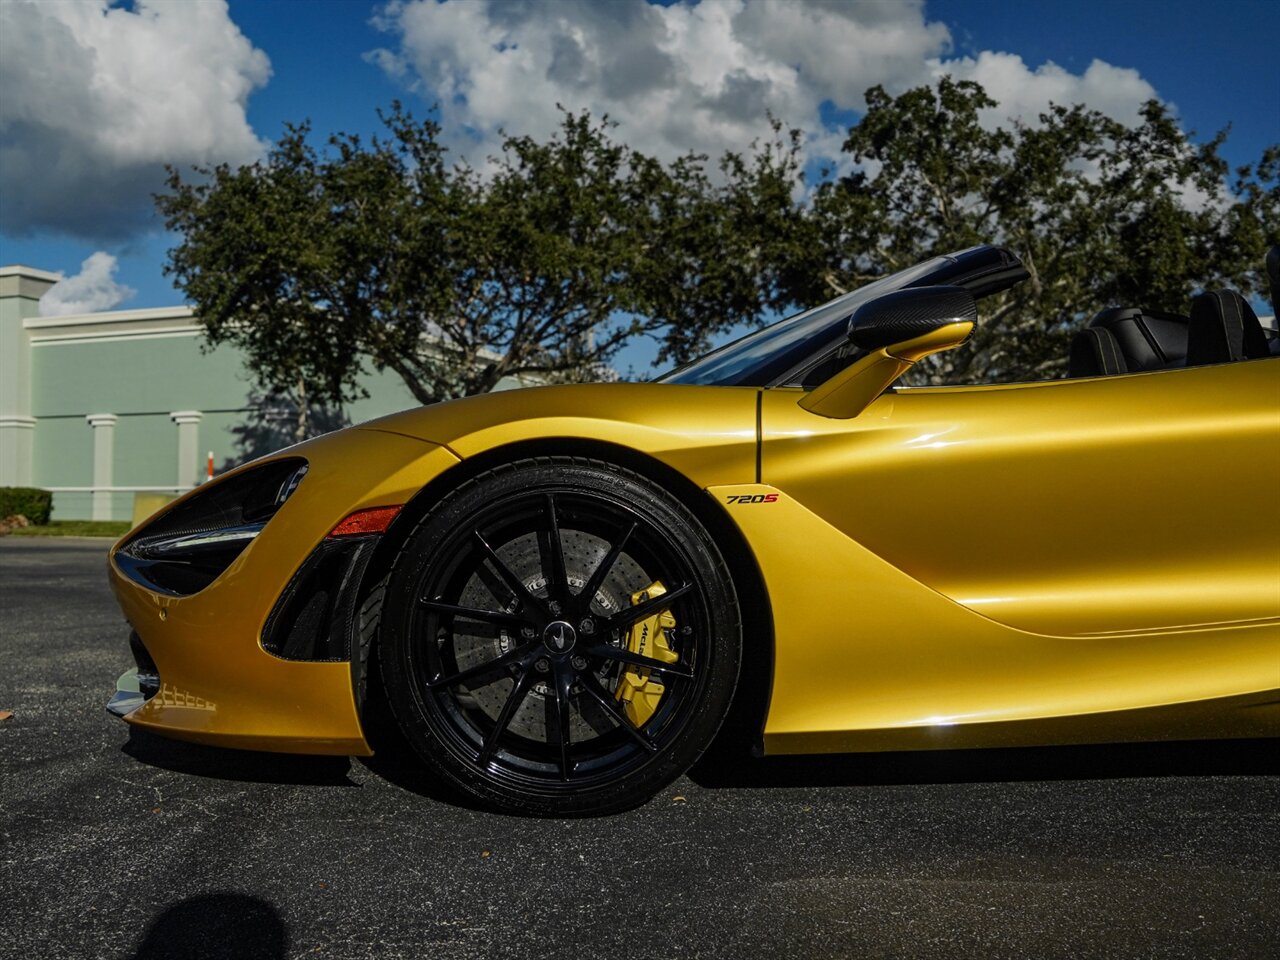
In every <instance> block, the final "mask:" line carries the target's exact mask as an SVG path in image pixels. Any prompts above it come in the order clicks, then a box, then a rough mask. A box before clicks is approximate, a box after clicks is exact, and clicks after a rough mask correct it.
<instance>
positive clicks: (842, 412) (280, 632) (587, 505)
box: [110, 247, 1280, 815]
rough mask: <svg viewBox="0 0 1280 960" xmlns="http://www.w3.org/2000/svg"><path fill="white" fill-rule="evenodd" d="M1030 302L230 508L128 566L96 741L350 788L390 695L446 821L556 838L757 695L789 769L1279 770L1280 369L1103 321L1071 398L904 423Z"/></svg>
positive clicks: (753, 345) (417, 423) (1251, 327)
mask: <svg viewBox="0 0 1280 960" xmlns="http://www.w3.org/2000/svg"><path fill="white" fill-rule="evenodd" d="M1276 256H1277V255H1275V254H1273V257H1272V259H1271V264H1272V267H1273V268H1274V266H1275V264H1276ZM1273 274H1274V269H1273ZM1025 277H1026V271H1025V269H1024V268H1023V266H1022V265H1021V264H1020V263H1019V262H1018V260H1017V258H1016V257H1014V256H1013V255H1011V254H1010V253H1008V252H1007V251H1004V250H1001V249H998V248H995V247H976V248H973V249H970V250H965V251H962V252H960V253H956V254H954V255H951V256H945V257H938V258H935V259H932V260H929V261H928V262H926V263H922V264H920V265H918V266H915V267H913V268H911V269H909V270H906V271H903V272H901V273H898V274H895V275H893V276H890V277H887V278H884V279H881V280H879V281H877V282H875V283H872V284H870V285H869V286H866V287H863V288H861V289H859V290H856V291H854V292H852V293H850V294H847V295H845V296H842V297H840V298H839V299H836V300H833V301H832V302H830V303H828V304H825V305H823V306H820V307H817V308H815V309H813V310H809V311H807V312H805V313H801V314H799V315H797V316H794V317H790V318H788V319H785V320H781V321H779V322H777V323H775V324H773V325H771V326H769V327H766V328H763V329H761V330H759V331H758V332H755V333H752V334H750V335H748V336H746V337H743V338H742V339H740V340H738V341H736V342H735V343H732V344H729V345H728V346H725V347H722V348H720V349H718V350H715V351H713V352H711V353H709V354H707V355H706V356H704V357H702V358H701V359H699V360H696V361H694V362H693V363H691V364H689V365H687V366H685V367H683V368H680V369H678V370H676V371H674V372H673V373H670V374H668V375H667V376H665V377H663V378H661V379H660V380H658V381H656V382H653V383H615V384H592V385H577V386H552V387H541V388H536V389H528V390H520V391H513V392H508V393H500V394H489V395H486V396H480V397H474V398H470V399H467V400H460V401H454V402H451V403H443V404H439V405H436V406H432V407H427V408H423V409H417V410H410V411H406V412H404V413H400V414H396V415H394V416H390V417H386V418H384V419H381V420H376V421H373V422H370V423H366V424H363V425H361V426H358V427H353V428H350V429H347V430H343V431H341V432H338V433H334V434H330V435H328V436H324V437H321V438H319V439H316V440H311V441H309V442H307V443H303V444H300V445H298V446H295V447H292V448H290V449H288V450H283V451H281V452H279V453H278V454H275V455H273V456H270V457H266V458H264V459H262V460H258V461H256V462H254V463H251V464H248V465H246V466H244V467H241V468H239V469H237V470H235V471H232V472H230V473H228V474H227V475H225V476H223V477H221V478H219V479H218V480H215V481H213V482H211V483H208V484H205V485H204V486H201V487H200V488H198V489H196V490H193V491H192V492H191V493H189V494H187V495H186V496H185V497H183V498H182V499H180V500H178V501H176V502H175V503H174V504H172V505H171V506H170V507H168V508H167V509H165V510H164V511H162V512H161V513H159V514H157V515H156V516H155V517H153V518H151V519H150V520H149V521H148V522H146V523H144V524H143V525H141V526H140V527H139V528H137V529H135V530H133V531H132V532H131V533H129V535H128V536H126V537H125V538H124V539H123V540H121V541H120V543H118V544H117V545H116V546H115V548H114V549H113V550H112V553H111V558H110V577H111V582H112V585H113V587H114V589H115V593H116V595H117V597H118V598H119V601H120V605H121V606H122V607H123V610H124V613H125V616H126V617H127V619H128V621H129V623H130V625H131V626H132V628H133V634H132V640H131V645H132V648H133V654H134V657H135V659H136V661H137V668H136V669H135V670H131V671H129V672H128V673H126V674H125V675H124V676H123V677H121V679H120V681H119V684H118V690H117V693H116V695H115V697H114V698H113V700H112V702H111V704H110V709H111V710H112V712H114V713H116V714H118V715H119V716H122V717H123V718H124V719H125V720H126V721H127V722H128V723H130V724H133V725H135V726H137V727H141V728H144V729H147V730H151V731H154V732H156V733H159V734H163V735H165V736H172V737H179V738H183V739H188V740H195V741H199V742H202V743H209V744H218V745H222V746H230V747H245V748H251V749H257V750H278V751H294V752H309V753H335V754H354V755H363V754H368V753H369V752H370V747H369V744H368V741H367V739H366V735H365V731H364V728H363V727H362V718H363V717H364V716H365V710H366V706H367V701H368V700H369V698H371V697H373V696H378V697H385V698H386V701H387V702H388V703H389V705H390V707H391V709H392V711H393V713H394V716H395V717H396V718H397V721H398V724H399V726H400V727H401V728H402V729H403V732H404V734H405V736H406V738H407V739H408V740H409V741H410V743H412V745H413V746H414V748H415V749H416V751H417V752H418V754H420V755H421V758H422V760H423V762H424V763H425V764H427V765H428V766H429V767H430V768H431V769H433V770H434V771H435V772H436V773H437V774H438V775H440V776H442V777H444V778H445V779H446V780H447V781H448V782H449V783H451V784H453V785H455V786H456V787H458V788H460V789H462V790H463V791H465V792H466V793H468V794H470V795H471V796H472V797H474V798H476V799H478V800H479V801H480V802H482V803H484V804H486V805H488V806H491V807H493V808H497V809H503V810H510V811H520V812H526V813H535V814H550V815H563V814H582V813H596V812H604V811H610V810H618V809H622V808H625V807H628V806H631V805H634V804H637V803H639V802H641V801H643V800H644V799H646V798H648V797H649V796H652V795H653V794H654V793H655V792H656V791H657V790H659V789H660V788H661V787H663V786H664V785H666V784H667V783H669V782H670V781H671V780H673V779H674V778H675V777H677V776H678V775H679V774H680V773H681V772H682V771H684V770H685V769H686V768H688V767H689V766H690V765H691V764H692V763H693V762H694V760H695V759H696V758H697V757H698V756H699V754H700V753H701V752H702V751H703V750H704V749H705V748H706V747H707V745H708V744H709V743H710V741H711V740H712V738H713V736H715V734H716V732H717V730H718V729H719V728H720V727H721V725H722V723H723V722H724V719H725V717H726V715H727V713H728V711H729V709H730V704H731V702H733V701H734V700H735V697H736V698H737V703H736V707H735V717H736V716H738V715H739V714H741V715H742V716H746V717H751V716H754V717H755V718H756V719H755V728H754V739H755V744H756V746H757V747H758V749H759V750H762V751H763V752H764V753H765V754H785V753H814V752H824V751H866V750H914V749H934V748H939V747H975V746H1006V745H1027V744H1053V743H1080V742H1090V741H1111V740H1142V739H1166V738H1199V737H1255V736H1273V735H1276V734H1277V732H1278V731H1280V510H1277V509H1276V504H1275V499H1274V497H1275V492H1276V491H1277V490H1278V489H1280V357H1277V356H1275V355H1276V354H1277V352H1280V346H1278V344H1277V341H1276V339H1275V338H1274V336H1273V335H1272V334H1271V332H1270V331H1269V330H1268V329H1267V328H1265V327H1264V326H1263V325H1262V324H1261V323H1260V321H1259V320H1258V319H1257V317H1255V316H1254V314H1253V311H1251V310H1250V309H1249V305H1248V303H1247V302H1246V301H1245V300H1243V299H1242V298H1241V297H1239V296H1238V295H1236V294H1234V293H1230V292H1227V291H1217V292H1208V293H1205V294H1202V295H1201V296H1199V297H1197V298H1196V299H1195V300H1194V302H1193V304H1192V306H1191V309H1190V311H1189V316H1186V317H1179V316H1172V315H1169V314H1159V313H1154V312H1151V311H1144V310H1142V309H1141V308H1140V307H1128V308H1123V309H1115V310H1109V311H1106V312H1105V313H1103V314H1101V315H1099V317H1098V318H1097V319H1096V320H1095V321H1094V323H1093V324H1091V325H1090V326H1089V327H1088V328H1087V329H1085V330H1084V331H1083V332H1082V333H1080V334H1079V335H1078V336H1077V338H1076V340H1075V341H1074V343H1073V344H1072V345H1071V358H1070V364H1071V373H1072V376H1070V377H1069V378H1067V379H1063V380H1053V381H1044V382H1035V383H1016V384H1000V385H976V386H950V387H917V388H904V387H901V386H899V387H897V388H895V387H894V384H895V381H897V380H898V379H899V378H900V377H901V375H902V374H903V373H904V372H905V371H907V370H908V369H910V367H911V365H912V364H913V363H915V362H917V361H919V360H920V359H921V358H923V357H926V356H928V355H929V354H932V353H936V352H938V351H943V350H948V349H951V348H954V347H956V346H959V345H960V344H962V343H963V342H964V341H965V340H966V338H967V337H968V336H969V334H970V332H971V331H972V329H973V327H974V324H975V323H979V322H981V320H980V311H979V309H978V307H977V303H976V302H977V301H979V300H980V299H981V298H982V297H984V296H987V295H990V294H993V293H996V292H998V291H1001V290H1004V289H1007V288H1008V287H1010V286H1011V285H1013V284H1015V283H1017V282H1019V281H1020V280H1022V279H1023V278H1025Z"/></svg>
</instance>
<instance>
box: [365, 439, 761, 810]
mask: <svg viewBox="0 0 1280 960" xmlns="http://www.w3.org/2000/svg"><path fill="white" fill-rule="evenodd" d="M379 643H380V649H381V651H382V654H381V656H380V663H381V664H382V669H383V674H384V681H385V686H386V690H387V693H388V697H389V699H390V702H391V706H392V708H393V710H394V711H395V714H396V716H397V718H398V719H399V722H400V725H401V727H402V728H403V729H404V731H405V733H406V735H407V737H408V739H409V740H410V742H411V743H412V744H413V746H414V747H415V749H416V750H417V752H418V753H419V754H420V755H421V756H422V757H423V758H424V759H425V760H426V761H427V763H428V764H429V765H430V766H431V767H432V768H433V769H435V770H436V771H437V772H438V773H440V774H442V775H444V776H445V777H446V778H447V779H448V780H449V781H450V782H452V783H453V784H454V785H456V786H458V787H460V788H462V789H463V790H464V791H465V792H466V793H468V794H470V795H471V796H473V797H475V798H476V799H478V800H480V801H481V802H482V803H483V804H485V805H486V806H489V807H492V808H495V809H501V810H505V811H509V812H518V813H533V814H540V815H572V814H586V813H603V812H609V811H612V810H619V809H625V808H627V807H630V806H634V805H636V804H638V803H640V802H643V801H644V800H646V799H648V798H649V797H650V796H652V795H653V794H654V793H656V792H657V791H658V790H660V789H661V788H662V787H663V786H665V785H666V784H668V783H670V782H671V781H672V780H674V779H675V778H676V777H677V776H679V775H680V774H681V773H682V772H683V771H684V770H685V769H687V768H688V767H689V766H690V765H691V764H692V763H693V761H694V760H696V759H697V757H698V756H699V755H700V754H701V752H702V751H703V750H704V749H705V748H706V746H707V744H708V743H710V741H711V739H712V737H713V736H714V735H715V732H716V730H717V729H718V728H719V726H720V724H721V723H722V721H723V719H724V716H725V714H726V713H727V711H728V707H729V702H730V700H731V698H732V694H733V688H734V685H735V683H736V680H737V674H738V667H739V661H740V658H741V645H742V644H741V628H740V624H739V619H738V607H737V603H736V598H735V595H734V591H733V585H732V581H731V579H730V577H729V574H728V571H727V570H726V568H725V564H724V560H723V558H722V557H721V555H720V553H719V551H718V549H717V548H716V546H715V544H714V542H713V541H712V540H711V538H710V537H709V536H708V535H707V533H706V531H705V530H704V529H703V528H702V526H701V525H700V524H699V523H698V521H697V519H696V518H695V517H694V516H693V515H692V514H691V513H690V512H689V511H688V510H687V509H686V508H685V507H684V506H683V505H682V504H681V503H680V502H679V501H677V500H676V499H675V498H673V497H671V496H670V495H669V494H667V493H665V492H664V491H662V490H660V489H659V488H657V487H656V486H655V485H654V484H652V483H651V482H649V481H648V480H646V479H644V478H642V477H640V476H638V475H637V474H634V473H632V472H630V471H626V470H623V469H621V468H618V467H615V466H612V465H609V464H605V463H601V462H597V461H591V460H584V459H578V458H567V457H566V458H539V459H536V460H525V461H520V462H517V463H514V464H511V465H509V466H504V467H500V468H497V469H494V470H491V471H489V472H487V473H485V474H482V475H481V476H479V477H477V478H475V479H474V480H472V481H470V482H468V483H466V484H464V485H463V486H461V487H459V488H458V489H457V490H455V491H453V492H452V493H450V494H449V495H448V496H446V497H445V498H444V499H443V500H442V501H441V502H440V503H439V504H438V505H436V507H435V508H434V509H433V510H432V511H431V512H430V513H429V514H428V515H427V516H426V517H425V518H424V519H423V520H422V521H421V523H420V524H419V525H418V527H417V529H416V530H415V531H414V532H413V533H412V534H411V535H410V536H409V538H408V539H407V540H406V542H405V544H404V546H403V549H402V551H401V554H400V556H399V558H398V559H397V561H396V565H395V567H394V569H393V571H392V574H391V580H390V582H389V584H388V588H387V594H386V600H385V606H384V610H383V620H382V624H381V627H380V639H379Z"/></svg>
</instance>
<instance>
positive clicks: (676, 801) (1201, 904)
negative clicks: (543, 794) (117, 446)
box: [0, 538, 1280, 960]
mask: <svg viewBox="0 0 1280 960" xmlns="http://www.w3.org/2000/svg"><path fill="white" fill-rule="evenodd" d="M106 548H107V544H106V542H105V541H90V540H79V541H74V540H34V539H25V540H18V539H14V538H6V539H5V540H2V541H0V601H2V603H0V624H2V626H0V662H2V663H3V673H0V710H9V711H12V712H13V717H12V718H11V719H8V720H4V721H0V904H3V906H0V957H6V958H7V957H13V958H43V957H50V958H53V957H57V958H78V957H86V958H87V957H92V958H138V957H145V958H155V957H181V958H184V960H199V958H264V960H265V958H271V960H274V958H280V957H335V958H347V957H352V958H360V957H377V958H387V957H424V958H473V957H474V958H481V957H484V958H489V957H572V958H581V960H586V958H594V957H609V958H649V957H653V958H665V957H757V956H758V957H800V958H824V957H849V958H870V957H924V958H928V957H1019V958H1022V957H1109V958H1111V957H1144V958H1147V957H1149V958H1156V957H1196V958H1200V957H1216V958H1224V957H1247V958H1263V957H1275V956H1277V955H1280V946H1278V944H1280V815H1278V814H1280V758H1278V757H1277V755H1276V754H1277V751H1276V750H1275V746H1276V745H1275V743H1274V742H1273V743H1265V742H1238V743H1195V744H1161V745H1144V746H1114V747H1087V748H1086V747H1080V748H1074V747H1073V748H1054V749H1041V750H999V751H980V752H979V751H966V752H956V753H950V754H894V755H880V756H874V757H839V758H832V757H817V758H804V759H774V760H754V761H733V762H729V761H726V760H724V759H722V758H719V757H718V756H717V755H716V753H715V752H714V751H713V754H712V756H711V757H710V759H709V760H708V761H707V762H705V763H703V764H701V765H700V766H699V767H698V768H696V769H695V771H694V772H693V774H692V775H691V776H690V777H686V778H683V779H681V780H680V781H678V782H677V783H676V784H674V785H673V786H672V787H671V788H669V789H667V790H665V791H664V792H663V793H662V795H661V796H659V797H658V798H657V799H655V800H653V801H652V802H651V803H649V804H647V805H645V806H643V807H641V808H639V809H637V810H634V811H632V812H630V813H626V814H622V815H619V816H613V817H607V818H601V819H592V820H564V821H546V820H528V819H520V818H514V817H502V816H495V815H493V814H489V813H484V812H480V811H477V810H473V809H469V808H467V807H465V806H462V805H459V804H458V803H456V802H454V801H452V800H450V799H448V798H444V797H442V796H441V794H440V791H439V790H438V789H436V788H435V787H434V786H433V785H432V784H431V783H430V782H427V781H425V780H424V779H423V778H422V777H421V775H419V774H418V773H417V771H416V769H415V767H414V766H413V764H412V763H410V762H408V761H407V760H406V759H405V758H404V757H402V756H399V755H397V754H396V753H395V752H394V751H392V753H391V755H390V756H383V757H379V758H376V759H374V760H370V761H368V762H365V761H355V760H352V761H349V760H346V759H344V758H315V757H312V758H306V757H288V756H275V755H267V754H254V753H239V752H234V751H225V750H216V749H212V748H205V747H199V746H194V745H188V744H181V743H176V742H170V741H165V740H160V739H157V738H154V737H150V736H146V735H141V734H139V733H133V732H131V731H130V729H129V728H128V727H127V726H126V725H125V724H123V723H121V722H120V721H118V720H115V719H113V718H111V717H109V716H108V715H107V714H106V713H105V712H104V710H103V704H104V703H105V702H106V700H107V698H108V696H109V695H110V693H111V692H112V690H113V689H114V687H113V684H114V679H115V677H116V676H117V675H118V674H119V673H120V672H121V671H122V670H124V669H125V668H126V667H127V666H129V665H130V660H129V656H128V653H127V648H126V642H125V638H126V635H127V631H126V628H125V626H124V623H123V622H122V620H121V618H120V616H119V614H118V613H117V611H116V608H115V605H114V603H113V602H112V599H111V596H110V593H109V591H108V589H107V585H106V581H105V577H104V564H105V558H106ZM848 669H850V670H853V669H856V660H855V659H854V658H851V660H850V663H849V664H848Z"/></svg>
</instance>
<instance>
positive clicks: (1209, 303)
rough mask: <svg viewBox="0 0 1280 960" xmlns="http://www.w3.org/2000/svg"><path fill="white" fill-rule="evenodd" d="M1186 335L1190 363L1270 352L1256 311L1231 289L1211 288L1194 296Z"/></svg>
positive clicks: (1239, 358) (1234, 359)
mask: <svg viewBox="0 0 1280 960" xmlns="http://www.w3.org/2000/svg"><path fill="white" fill-rule="evenodd" d="M1187 335H1188V336H1187V366H1189V367H1194V366H1200V365H1202V364H1206V363H1232V362H1233V361H1236V360H1254V359H1257V358H1259V357H1269V356H1271V348H1270V345H1269V344H1268V343H1267V335H1266V333H1265V332H1264V331H1263V329H1262V324H1261V323H1259V322H1258V317H1257V314H1255V313H1254V312H1253V308H1252V307H1250V306H1249V302H1248V301H1247V300H1245V298H1244V297H1242V296H1240V294H1238V293H1236V292H1234V291H1232V290H1211V291H1209V292H1208V293H1202V294H1200V295H1199V296H1198V297H1196V298H1195V299H1194V300H1192V301H1191V322H1190V324H1189V325H1188V328H1187Z"/></svg>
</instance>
